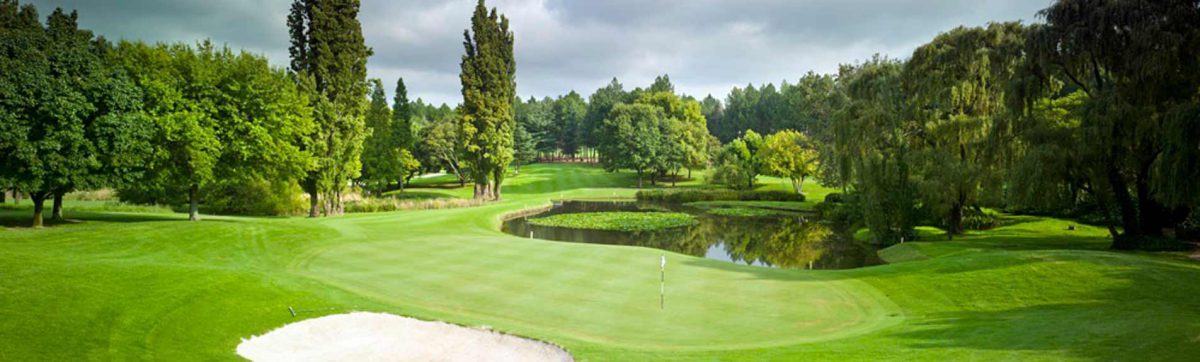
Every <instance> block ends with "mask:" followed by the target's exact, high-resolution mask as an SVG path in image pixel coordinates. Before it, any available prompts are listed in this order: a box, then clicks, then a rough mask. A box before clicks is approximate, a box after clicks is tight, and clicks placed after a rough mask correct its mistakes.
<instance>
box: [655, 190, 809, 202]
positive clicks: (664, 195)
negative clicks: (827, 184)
mask: <svg viewBox="0 0 1200 362" xmlns="http://www.w3.org/2000/svg"><path fill="white" fill-rule="evenodd" d="M637 199H638V200H641V201H661V202H670V203H688V202H697V201H804V195H803V194H797V193H791V192H786V191H737V190H642V191H638V193H637Z"/></svg>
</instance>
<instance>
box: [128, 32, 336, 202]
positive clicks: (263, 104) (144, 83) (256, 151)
mask: <svg viewBox="0 0 1200 362" xmlns="http://www.w3.org/2000/svg"><path fill="white" fill-rule="evenodd" d="M116 53H117V54H118V56H119V57H120V61H121V64H122V66H123V67H124V70H125V71H126V72H127V73H128V74H129V75H130V77H131V78H133V80H134V81H135V83H136V84H137V85H138V86H140V87H141V88H142V89H143V90H144V96H143V98H142V102H143V103H144V104H145V112H146V113H147V115H148V116H149V117H150V118H151V119H153V120H154V123H153V125H154V134H153V139H152V141H153V145H154V151H153V152H152V153H151V154H150V156H151V157H150V159H149V160H148V162H147V166H146V167H147V171H146V173H145V177H143V178H141V179H139V180H138V181H137V182H134V183H130V184H128V185H126V186H125V187H122V188H121V189H120V190H121V194H122V196H123V197H128V199H129V200H133V201H138V202H148V203H169V204H177V203H178V202H180V201H181V197H180V196H179V195H184V194H186V195H187V196H186V197H185V198H182V199H186V200H188V201H190V202H191V203H192V204H193V205H192V206H193V207H192V208H190V209H191V210H190V213H191V214H192V217H193V218H195V217H196V213H197V212H198V209H197V207H198V205H197V204H198V203H199V201H200V199H201V198H203V195H204V194H206V193H208V192H209V191H210V190H216V191H217V192H221V193H223V194H227V193H228V192H229V190H231V189H235V188H239V187H245V188H253V189H256V190H263V191H269V192H266V193H251V194H244V195H245V196H246V197H247V198H246V199H242V200H240V201H237V202H243V203H246V204H248V205H270V206H246V207H241V206H236V205H231V206H228V207H225V206H218V207H215V208H213V209H214V210H219V211H235V212H240V211H249V212H254V213H264V212H268V211H267V210H279V211H283V212H285V213H290V212H291V211H290V210H288V209H289V208H290V206H280V205H281V204H287V203H288V202H286V201H273V200H290V199H291V198H293V197H294V194H292V193H291V188H288V187H282V186H278V185H274V184H275V183H277V182H295V181H297V180H299V179H300V178H301V177H303V175H304V172H305V171H306V170H307V169H308V167H309V166H310V165H311V163H310V162H311V158H310V154H309V153H308V152H306V151H305V150H302V149H301V146H302V144H301V142H300V141H299V140H301V139H303V138H304V137H305V136H306V135H308V134H310V133H311V132H312V129H313V122H312V118H311V117H312V116H311V112H312V111H311V109H310V108H309V107H308V103H309V100H308V98H307V96H306V95H305V94H303V93H302V92H301V91H300V89H299V88H298V87H297V86H296V85H295V83H293V82H292V80H291V78H290V77H289V76H288V75H287V74H286V73H285V72H284V71H283V70H281V69H274V68H271V67H270V65H268V63H267V61H266V59H265V58H262V57H260V56H257V55H253V54H250V53H240V54H235V53H234V52H233V51H232V50H230V49H228V48H222V49H216V48H214V47H213V46H212V45H211V44H210V43H207V42H206V43H201V44H199V45H198V46H197V47H191V46H187V45H183V44H174V45H165V44H159V45H155V46H150V45H146V44H143V43H129V42H124V43H121V44H120V46H119V47H118V48H117V50H116ZM267 180H270V181H267ZM268 184H270V185H272V186H271V187H266V186H263V185H268ZM210 196H214V199H213V201H217V200H220V199H222V197H221V196H216V195H211V194H210ZM230 203H231V204H232V203H233V202H230ZM210 206H212V205H210Z"/></svg>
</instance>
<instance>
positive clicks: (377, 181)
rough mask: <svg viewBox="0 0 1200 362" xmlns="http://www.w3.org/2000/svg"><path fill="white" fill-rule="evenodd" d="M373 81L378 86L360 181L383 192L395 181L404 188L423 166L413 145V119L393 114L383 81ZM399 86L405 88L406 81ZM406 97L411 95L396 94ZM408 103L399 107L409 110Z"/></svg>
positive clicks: (369, 113) (369, 116)
mask: <svg viewBox="0 0 1200 362" xmlns="http://www.w3.org/2000/svg"><path fill="white" fill-rule="evenodd" d="M372 84H373V85H374V89H373V90H372V91H371V104H370V106H369V107H368V110H367V116H366V121H367V122H366V124H367V129H369V130H370V135H369V136H367V140H366V141H365V142H364V144H363V155H362V163H363V171H362V177H361V178H360V181H362V183H363V184H364V185H365V186H366V188H367V190H369V191H371V192H374V193H376V194H380V193H383V192H384V191H387V189H388V187H389V186H391V185H392V184H397V185H400V186H401V187H402V188H403V186H404V182H405V181H406V180H407V179H408V178H409V176H410V175H412V174H413V173H415V172H417V170H419V169H420V168H421V164H420V161H418V160H417V159H416V158H415V157H414V156H413V154H412V151H411V149H412V145H411V144H409V143H408V142H411V141H412V139H411V137H412V134H411V133H412V130H411V129H410V127H411V126H410V123H409V120H410V119H409V118H408V117H404V116H403V115H401V116H400V118H397V116H394V115H393V114H392V109H391V108H389V107H388V104H387V96H386V95H385V94H384V90H383V82H381V81H379V80H378V79H373V80H372ZM398 89H399V90H400V91H404V83H403V82H401V83H400V85H399V86H398ZM406 99H407V96H401V95H399V94H398V95H397V97H396V100H397V101H398V102H399V101H406ZM408 107H409V105H407V104H402V105H398V106H396V107H395V108H396V110H397V111H399V112H403V113H409V109H408Z"/></svg>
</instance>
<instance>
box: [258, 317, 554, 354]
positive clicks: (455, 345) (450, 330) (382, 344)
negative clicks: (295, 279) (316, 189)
mask: <svg viewBox="0 0 1200 362" xmlns="http://www.w3.org/2000/svg"><path fill="white" fill-rule="evenodd" d="M237 353H238V354H239V355H241V356H242V357H245V358H248V359H250V360H252V361H573V360H574V359H573V358H572V357H571V355H570V354H569V353H567V352H566V351H564V350H563V349H561V348H559V347H557V346H554V345H551V344H548V343H544V342H539V341H534V340H530V339H525V338H520V337H516V336H511V335H507V334H502V333H497V332H493V331H489V330H484V329H475V328H467V327H461V326H456V325H452V324H447V323H442V322H426V321H422V320H417V319H412V318H405V317H400V316H396V315H391V314H386V313H366V312H355V313H349V314H338V315H331V316H325V317H320V318H314V319H308V320H303V321H299V322H295V323H292V324H288V325H286V326H283V327H281V328H279V329H276V330H274V331H271V332H268V333H267V334H264V335H261V336H257V337H251V338H250V339H244V340H242V343H241V344H239V345H238V347H237Z"/></svg>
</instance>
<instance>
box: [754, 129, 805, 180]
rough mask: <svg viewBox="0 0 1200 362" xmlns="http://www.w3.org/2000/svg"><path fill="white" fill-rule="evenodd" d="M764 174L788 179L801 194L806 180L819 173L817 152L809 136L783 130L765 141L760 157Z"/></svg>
mask: <svg viewBox="0 0 1200 362" xmlns="http://www.w3.org/2000/svg"><path fill="white" fill-rule="evenodd" d="M758 157H759V159H760V160H761V161H760V162H761V163H762V168H763V171H764V173H766V174H767V175H771V176H778V177H783V178H787V179H789V180H791V181H792V188H793V189H795V190H796V193H800V191H801V187H802V186H803V185H804V179H805V178H808V177H809V176H814V175H815V174H816V173H817V150H816V147H814V146H813V145H812V144H811V143H810V142H809V140H808V136H805V135H804V134H803V133H800V132H796V131H793V130H783V131H779V132H776V133H774V134H771V135H770V136H767V138H766V139H765V140H763V146H762V149H761V150H760V152H759V155H758Z"/></svg>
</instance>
